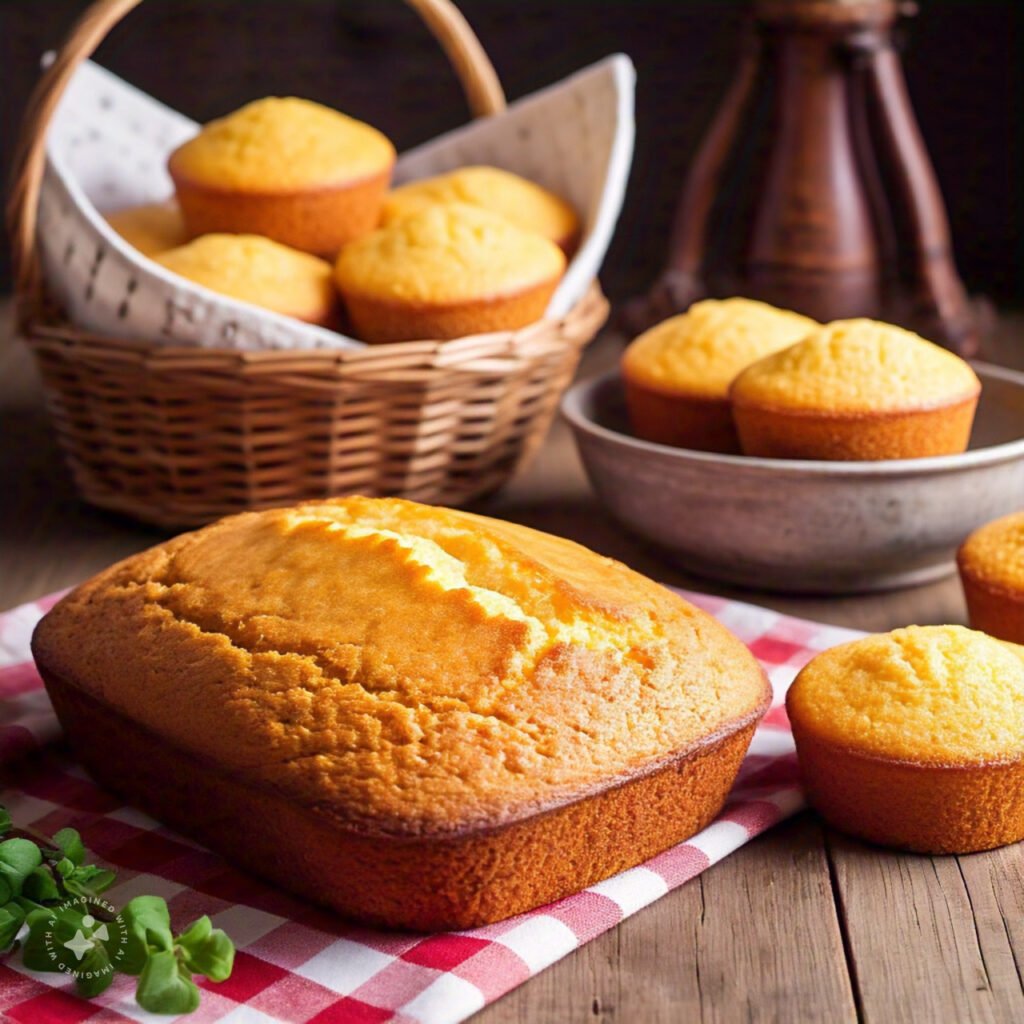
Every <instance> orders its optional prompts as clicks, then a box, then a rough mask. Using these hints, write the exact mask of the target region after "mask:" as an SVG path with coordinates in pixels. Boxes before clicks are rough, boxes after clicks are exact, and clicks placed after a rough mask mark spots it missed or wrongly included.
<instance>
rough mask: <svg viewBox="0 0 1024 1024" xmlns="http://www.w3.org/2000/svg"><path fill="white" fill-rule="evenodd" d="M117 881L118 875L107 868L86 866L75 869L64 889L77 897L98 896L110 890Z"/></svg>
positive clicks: (65, 880)
mask: <svg viewBox="0 0 1024 1024" xmlns="http://www.w3.org/2000/svg"><path fill="white" fill-rule="evenodd" d="M116 880H117V875H116V874H115V873H114V872H113V871H108V870H107V869H106V868H99V867H97V866H96V865H95V864H84V865H83V866H82V867H80V868H74V869H73V870H72V871H71V873H70V874H69V875H68V876H67V877H66V878H65V879H64V888H65V889H67V891H68V892H70V893H73V894H74V895H76V896H98V895H99V894H100V893H101V892H105V891H106V890H107V889H109V888H110V887H111V886H112V885H113V884H114V882H115V881H116Z"/></svg>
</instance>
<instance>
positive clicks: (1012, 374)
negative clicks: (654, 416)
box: [561, 360, 1024, 477]
mask: <svg viewBox="0 0 1024 1024" xmlns="http://www.w3.org/2000/svg"><path fill="white" fill-rule="evenodd" d="M971 365H972V366H973V367H974V369H975V371H976V372H977V374H978V376H979V377H981V378H982V384H984V381H985V378H996V379H1000V380H1004V381H1007V382H1008V383H1011V384H1014V385H1016V386H1017V387H1019V388H1020V389H1021V391H1022V392H1024V373H1022V372H1020V371H1017V370H1011V369H1009V368H1008V367H1004V366H995V365H994V364H992V363H985V362H981V361H976V360H972V361H971ZM616 378H621V374H620V373H619V370H618V368H615V369H612V370H608V371H607V372H605V373H602V374H599V375H598V376H595V377H588V378H585V379H584V380H580V381H577V382H576V383H575V384H573V385H572V386H571V387H570V388H569V389H568V390H567V391H566V392H565V394H564V395H563V397H562V401H561V413H562V416H563V417H564V418H565V419H566V420H567V421H568V423H569V425H570V426H571V427H572V428H573V430H574V431H575V432H576V433H578V434H579V433H583V434H590V435H592V436H593V437H595V438H598V439H600V440H602V441H605V442H610V443H612V444H617V445H620V446H622V447H625V448H632V449H634V450H636V451H641V452H646V453H648V454H651V455H659V456H662V457H667V458H670V459H673V460H675V461H678V462H687V463H696V464H698V465H700V464H704V465H714V466H732V467H734V468H736V469H737V470H747V471H762V472H772V473H779V472H783V473H788V474H790V475H793V476H841V477H872V476H897V475H904V476H906V475H915V476H926V475H929V474H934V473H952V472H957V471H960V470H965V469H978V468H982V467H985V466H991V465H997V464H999V463H1001V462H1009V461H1012V460H1014V459H1018V458H1024V437H1019V438H1017V440H1015V441H1004V442H1002V443H1001V444H995V445H990V446H988V447H987V448H975V449H973V450H968V451H966V452H962V453H960V454H957V455H931V456H927V457H925V458H920V459H879V460H876V461H873V462H871V461H864V462H841V461H827V460H824V459H768V458H762V457H760V456H756V455H729V454H725V453H721V452H702V451H697V450H696V449H693V448H675V447H673V446H672V445H667V444H658V443H657V442H655V441H644V440H642V439H641V438H638V437H633V436H632V435H631V434H623V433H621V432H620V431H618V430H612V429H611V428H609V427H603V426H601V425H600V424H598V423H596V422H595V421H594V420H593V419H591V418H590V417H589V416H588V415H587V414H586V413H585V412H584V403H585V402H586V401H587V400H588V399H590V398H591V397H592V396H593V394H594V393H595V392H596V391H598V390H599V389H601V388H603V387H605V386H607V385H608V384H609V383H610V382H611V381H613V380H615V379H616ZM982 393H984V391H983V392H982Z"/></svg>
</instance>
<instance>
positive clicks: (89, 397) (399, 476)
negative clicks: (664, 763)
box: [8, 0, 608, 527]
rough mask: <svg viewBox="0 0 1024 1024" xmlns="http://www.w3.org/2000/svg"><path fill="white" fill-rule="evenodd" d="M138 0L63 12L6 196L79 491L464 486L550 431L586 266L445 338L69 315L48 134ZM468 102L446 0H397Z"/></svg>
mask: <svg viewBox="0 0 1024 1024" xmlns="http://www.w3.org/2000/svg"><path fill="white" fill-rule="evenodd" d="M139 2H140V0H100V2H98V3H95V4H94V5H93V6H92V7H90V8H89V9H88V10H87V11H86V13H85V14H84V15H83V17H82V18H81V19H80V21H79V22H78V23H77V24H76V26H75V27H74V28H73V29H72V31H71V34H70V35H69V37H68V40H67V42H66V43H65V45H64V47H63V48H62V50H61V51H60V53H59V54H58V56H57V58H56V60H55V61H54V63H53V64H52V65H51V67H50V68H49V70H48V71H47V73H46V74H45V75H44V77H43V79H42V80H41V82H40V84H39V86H38V88H37V90H36V92H35V94H34V96H33V99H32V101H31V104H30V106H29V109H28V113H27V115H26V119H25V125H24V128H23V133H22V139H21V148H20V151H19V154H18V159H17V163H16V176H15V184H14V188H13V191H12V195H11V200H10V205H9V208H8V215H9V224H10V230H11V238H12V249H13V253H14V257H15V266H16V272H17V278H16V288H17V300H18V302H17V310H18V325H19V330H20V333H21V335H22V336H23V337H24V338H25V340H26V342H27V343H28V344H29V345H30V346H31V348H32V349H33V351H34V352H35V355H36V359H37V362H38V365H39V368H40V371H41V374H42V378H43V384H44V387H45V390H46V396H47V403H48V406H49V409H50V412H51V415H52V417H53V421H54V424H55V426H56V429H57V435H58V438H59V440H60V444H61V446H62V448H63V450H64V452H65V455H66V457H67V460H68V463H69V464H70V467H71V470H72V472H73V474H74V478H75V482H76V485H77V487H78V489H79V491H80V492H81V494H82V496H83V497H84V498H85V499H86V500H87V501H89V502H92V503H93V504H95V505H100V506H102V507H104V508H109V509H115V510H117V511H120V512H125V513H128V514H129V515H132V516H135V517H136V518H138V519H142V520H145V521H147V522H151V523H156V524H158V525H161V526H168V527H178V526H191V525H197V524H200V523H204V522H208V521H210V520H212V519H216V518H218V517H219V516H222V515H226V514H229V513H231V512H237V511H240V510H242V509H248V508H261V507H267V506H271V505H281V504H287V503H290V502H294V501H299V500H302V499H307V498H316V497H324V496H328V495H336V494H348V493H361V494H370V495H383V494H392V495H403V496H406V497H410V498H416V499H419V500H422V501H430V502H437V503H441V504H453V505H454V504H459V503H462V502H465V501H468V500H470V499H471V498H474V497H476V496H479V495H482V494H484V493H486V492H488V491H492V490H494V489H495V488H497V487H499V486H500V485H501V484H502V483H504V482H505V480H507V479H508V478H509V477H510V476H511V475H512V474H513V473H514V472H515V471H516V470H517V469H518V468H519V467H521V466H522V465H523V464H524V462H525V461H526V460H527V459H528V458H529V457H530V455H531V454H532V453H533V452H534V451H535V450H536V449H537V447H538V446H539V445H540V444H541V442H542V441H543V439H544V436H545V434H546V432H547V429H548V427H549V425H550V422H551V418H552V415H553V413H554V410H555V408H556V406H557V403H558V399H559V396H560V394H561V392H562V391H563V389H564V388H565V387H566V386H567V385H568V383H569V381H570V380H571V378H572V375H573V373H574V371H575V368H576V365H577V363H578V361H579V357H580V354H581V352H582V349H583V347H584V346H585V345H586V344H587V342H589V341H590V340H591V338H593V336H594V335H595V334H596V333H597V331H598V330H599V329H600V327H601V325H602V324H603V323H604V320H605V318H606V316H607V312H608V307H607V303H606V301H605V299H604V297H603V296H602V295H601V292H600V289H599V288H598V286H597V284H596V282H595V283H594V285H593V286H592V288H591V289H590V291H589V292H588V293H587V295H586V296H585V297H584V298H583V299H582V300H581V301H580V302H579V303H577V305H576V306H575V307H574V308H573V309H572V310H571V311H570V312H569V313H568V314H567V315H566V316H565V317H564V318H562V319H560V320H542V321H540V322H538V323H536V324H532V325H530V326H529V327H526V328H523V329H521V330H518V331H509V332H502V333H497V334H488V335H479V336H476V337H471V338H463V339H458V340H455V341H447V342H437V341H417V342H402V343H399V344H391V345H377V346H367V347H366V348H362V349H358V350H341V351H338V350H332V351H323V350H313V351H301V352H299V351H284V350H281V351H264V352H248V351H237V350H226V349H205V348H203V349H199V348H185V347H179V346H170V345H166V344H161V343H153V342H146V341H137V342H136V341H125V340H121V339H114V338H106V337H100V336H97V335H94V334H89V333H86V332H83V331H81V330H77V329H75V328H74V327H72V326H70V325H69V324H68V323H66V322H64V321H63V320H62V319H61V317H60V315H59V314H58V313H56V312H55V311H54V310H53V309H52V307H51V305H50V304H49V303H48V302H47V299H46V296H45V294H44V292H43V289H42V284H41V280H40V270H39V262H38V258H37V253H36V251H35V218H36V209H37V204H38V198H39V189H40V186H41V181H42V175H43V170H44V166H45V136H46V128H47V125H48V124H49V121H50V118H51V116H52V114H53V111H54V109H55V107H56V105H57V102H58V100H59V99H60V96H61V93H62V92H63V89H64V87H65V86H66V85H67V83H68V81H69V79H70V77H71V75H72V74H73V73H74V71H75V69H76V68H77V67H78V65H79V64H80V63H81V62H82V61H83V60H85V59H86V58H87V57H89V56H90V55H91V54H92V52H93V51H94V50H95V48H96V46H97V45H98V44H99V43H100V42H101V41H102V39H103V38H104V36H105V35H106V33H107V32H108V31H109V30H110V29H111V28H112V27H113V26H114V25H115V24H117V22H118V21H119V20H120V19H121V18H122V17H123V16H124V15H125V14H127V13H128V12H129V11H130V10H131V9H132V8H133V7H135V6H137V4H138V3H139ZM407 3H408V4H409V6H411V7H413V8H414V9H415V10H416V11H417V12H418V13H419V14H420V15H421V17H422V18H423V20H424V22H425V23H426V24H427V26H428V27H429V28H430V30H431V32H432V33H433V34H434V35H435V37H436V38H437V39H438V41H439V42H440V44H441V46H442V47H443V49H444V51H445V53H446V54H447V56H448V58H449V60H450V61H451V63H452V65H453V67H454V69H455V71H456V73H457V74H458V76H459V79H460V81H461V82H462V85H463V88H464V90H465V93H466V96H467V99H468V101H469V105H470V108H471V110H472V112H473V114H474V115H475V116H483V115H487V114H492V113H495V112H497V111H500V110H502V109H503V107H504V102H505V101H504V97H503V94H502V90H501V86H500V84H499V83H498V80H497V76H496V75H495V72H494V69H493V67H492V66H491V64H490V61H489V60H488V58H487V56H486V55H485V54H484V52H483V49H482V48H481V46H480V43H479V41H478V40H477V39H476V37H475V36H474V35H473V33H472V30H471V29H470V28H469V26H468V25H467V24H466V22H465V20H464V19H463V18H462V16H461V14H459V12H458V10H457V9H456V8H455V7H454V6H453V5H452V4H451V3H450V0H407Z"/></svg>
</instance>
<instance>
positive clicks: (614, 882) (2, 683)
mask: <svg viewBox="0 0 1024 1024" xmlns="http://www.w3.org/2000/svg"><path fill="white" fill-rule="evenodd" d="M684 596H686V597H688V598H689V599H690V600H691V601H693V602H694V603H695V604H697V605H700V606H701V607H702V608H704V609H706V610H707V611H709V612H710V613H711V614H712V615H714V616H715V617H716V618H718V619H719V620H720V621H721V622H723V623H724V624H725V625H726V626H728V627H729V628H730V629H731V630H732V631H733V632H734V633H736V634H737V635H738V636H739V637H741V638H742V639H743V640H744V641H746V643H747V644H748V645H749V646H750V648H751V650H752V651H753V652H754V654H755V655H756V656H757V657H758V658H759V659H760V660H761V662H762V663H763V664H764V666H765V668H766V669H767V670H768V673H769V676H770V677H771V681H772V684H773V686H774V689H775V699H774V703H773V705H772V709H771V711H770V712H769V713H768V715H767V717H766V718H765V720H764V722H763V724H762V725H761V727H760V728H759V729H758V730H757V733H756V735H755V736H754V741H753V744H752V745H751V748H750V753H749V754H748V755H747V758H746V760H745V761H744V763H743V768H742V770H741V772H740V776H739V779H738V780H737V784H736V787H735V789H734V791H733V793H732V795H731V797H730V800H729V803H728V804H727V806H726V807H725V809H724V810H723V811H722V813H721V814H720V815H719V817H718V819H717V820H716V821H715V822H714V823H713V824H712V825H710V826H709V827H708V828H706V829H705V830H704V831H703V832H701V833H700V834H698V835H696V836H694V837H693V838H692V839H690V840H689V841H688V842H685V843H681V844H680V845H678V846H676V847H674V848H673V849H671V850H667V851H666V852H665V853H662V854H660V855H658V856H657V857H655V858H654V859H653V860H650V861H648V862H647V863H646V864H644V865H642V866H641V867H636V868H633V869H631V870H629V871H624V872H623V873H622V874H620V875H616V876H615V877H614V878H609V879H608V880H607V881H605V882H601V883H599V884H598V885H594V886H591V887H590V888H589V889H586V890H584V891H583V892H580V893H577V894H576V895H575V896H570V897H568V898H566V899H564V900H561V901H559V902H558V903H553V904H551V905H549V906H547V907H543V908H541V909H539V910H535V911H533V912H531V913H528V914H523V915H521V916H520V917H516V918H513V919H512V920H509V921H503V922H501V923H500V924H496V925H490V926H487V927H484V928H476V929H473V930H472V931H464V932H450V933H443V934H435V935H427V936H424V935H412V934H405V933H399V932H386V931H376V930H371V929H367V928H360V927H356V926H354V925H350V924H348V923H346V922H344V921H342V920H339V919H338V918H337V917H335V916H333V915H331V914H329V913H327V912H325V911H321V910H318V909H315V908H313V907H310V906H307V905H306V904H303V903H301V902H299V901H298V900H294V899H292V898H291V897H289V896H286V895H284V894H283V893H281V892H278V891H277V890H275V889H272V888H270V887H268V886H266V885H263V884H262V883H260V882H258V881H256V880H254V879H252V878H250V877H248V876H246V875H243V874H242V873H240V872H238V871H235V870H234V869H233V868H232V867H231V866H230V865H229V864H228V863H227V862H226V861H224V860H222V859H221V858H220V857H217V856H214V855H213V854H212V853H209V852H207V851H206V850H203V849H202V848H200V847H198V846H196V845H195V844H193V843H192V842H190V841H189V840H187V839H184V838H182V837H181V836H179V835H177V834H175V833H173V832H171V831H170V830H168V829H166V828H163V827H162V826H161V825H159V824H157V823H156V822H155V821H153V820H152V819H150V818H148V817H146V816H145V815H144V814H141V813H140V812H139V811H137V810H135V809H134V808H132V807H127V806H124V805H123V804H122V803H121V802H120V801H119V800H117V799H116V798H115V797H113V796H111V795H109V794H108V793H106V792H104V791H103V790H101V789H99V788H98V787H97V786H96V785H94V784H93V782H92V781H91V780H90V779H89V778H88V777H87V776H86V775H85V773H84V772H83V771H82V770H81V769H80V768H78V767H77V766H76V765H75V764H74V763H73V762H71V761H70V760H69V759H68V758H67V756H66V754H65V753H63V752H61V751H60V750H59V749H57V750H54V749H50V748H51V747H52V746H53V741H55V740H57V739H58V737H59V735H60V730H59V727H58V725H57V721H56V719H55V717H54V715H53V712H52V709H51V708H50V705H49V702H48V700H47V698H46V693H45V691H44V690H43V689H42V683H41V681H40V679H39V676H38V675H37V674H36V672H35V669H34V667H33V665H32V662H31V660H30V657H29V637H30V635H31V633H32V629H33V627H34V626H35V623H36V621H37V620H38V619H39V617H40V616H41V615H42V614H43V613H44V612H45V611H46V610H47V609H48V608H49V607H51V606H52V605H53V603H54V601H55V600H56V598H55V597H53V598H46V599H44V600H41V601H37V602H34V603H32V604H28V605H22V606H21V607H20V608H15V609H13V610H12V611H10V612H8V613H7V614H6V615H0V764H4V766H5V768H4V770H5V773H6V774H7V776H8V777H9V781H8V782H6V783H5V788H4V790H3V793H2V800H3V802H4V803H5V804H6V805H7V806H8V808H9V809H10V812H11V816H12V817H13V818H14V820H15V822H16V823H18V824H19V825H22V826H31V827H33V828H36V829H39V830H40V831H43V832H46V833H52V832H54V831H56V830H57V829H58V828H61V827H63V826H65V825H70V826H73V827H74V828H77V829H79V830H80V831H81V833H82V835H83V838H84V840H85V843H86V846H87V847H88V848H89V849H90V850H92V851H94V852H95V853H96V855H97V856H98V857H99V858H101V859H102V860H104V861H106V862H108V863H109V864H111V865H114V866H115V867H116V868H117V870H118V883H117V885H116V886H115V887H114V888H113V889H111V890H110V892H109V893H108V894H107V895H109V897H110V899H111V901H112V902H113V903H115V904H116V905H118V906H121V905H123V904H124V903H126V902H127V901H128V900H129V899H131V897H132V896H135V895H138V894H140V893H154V894H158V895H161V896H164V897H165V898H166V899H167V902H168V904H169V906H170V910H171V916H172V919H173V921H174V923H175V924H176V925H179V926H180V925H183V924H186V923H187V922H189V921H191V920H192V919H193V918H194V917H197V916H199V915H200V914H209V915H210V916H211V918H212V919H213V923H214V925H215V926H217V927H221V928H224V929H225V930H226V931H227V932H228V934H229V935H230V936H231V937H232V938H233V939H234V941H235V943H236V945H237V948H238V953H237V956H236V959H235V969H234V973H233V974H232V976H231V977H230V978H229V979H228V980H227V981H226V982H222V983H221V984H219V985H214V984H209V983H204V985H203V987H204V988H205V989H206V991H205V992H204V993H203V1001H202V1005H201V1006H200V1008H199V1010H198V1011H196V1013H194V1014H192V1015H190V1016H189V1017H187V1018H181V1019H183V1020H188V1021H190V1022H192V1024H201V1022H205V1021H219V1022H222V1024H229V1022H230V1024H242V1022H245V1024H270V1022H278V1021H281V1022H294V1024H299V1022H302V1024H307V1022H310V1024H311V1022H314V1021H315V1022H316V1024H342V1022H345V1024H349V1022H352V1024H356V1022H359V1024H363V1022H366V1024H369V1022H377V1021H397V1022H405V1024H448V1022H456V1021H461V1020H464V1019H465V1018H466V1017H468V1016H470V1015H471V1014H472V1013H474V1012H475V1011H477V1010H479V1009H480V1008H481V1007H483V1006H485V1005H487V1004H488V1003H490V1002H493V1001H494V1000H495V999H497V998H498V997H499V996H501V995H503V994H504V993H506V992H508V991H509V990H510V989H512V988H514V987H515V986H516V985H519V984H521V983H522V982H524V981H526V980H527V979H528V978H530V977H532V976H533V975H534V974H537V973H538V972H539V971H542V970H543V969H544V968H545V967H547V966H548V965H549V964H552V963H554V962H555V961H556V960H559V959H561V958H562V957H563V956H565V955H566V954H567V953H570V952H572V951H573V950H574V949H576V948H577V947H578V946H580V945H582V944H583V943H584V942H588V941H589V940H590V939H592V938H594V937H595V936H597V935H600V934H601V933H602V932H604V931H606V930H607V929H609V928H611V927H613V926H614V925H616V924H618V923H619V922H620V921H622V920H623V919H624V918H626V917H629V916H630V914H634V913H636V911H638V910H640V909H641V908H642V907H645V906H647V904H649V903H652V902H653V901H654V900H656V899H658V898H659V897H661V896H664V895H665V893H667V892H669V891H671V890H672V889H675V888H676V887H677V886H680V885H682V884H683V882H686V881H688V880H689V879H691V878H693V877H694V876H695V875H697V874H699V873H700V872H701V871H703V870H704V869H705V868H706V867H708V866H709V865H710V864H714V863H715V862H716V861H719V860H721V859H722V858H723V857H725V856H726V855H727V854H729V853H731V852H732V851H733V850H735V849H736V848H737V847H739V846H742V845H743V843H745V842H747V841H748V840H750V839H751V838H753V837H754V836H756V835H758V834H759V833H760V832H763V831H764V830H765V829H767V828H768V827H770V826H771V825H773V824H775V823H776V822H777V821H779V820H780V819H782V818H784V817H786V816H787V815H790V814H792V813H793V812H794V811H796V810H798V809H799V808H800V807H801V806H802V803H803V798H802V796H801V793H800V790H799V787H798V784H797V773H796V761H795V755H794V753H793V741H792V736H791V734H790V731H789V723H788V722H787V720H786V714H785V710H784V708H783V706H782V699H783V696H784V694H785V691H786V688H787V687H788V686H789V683H790V682H791V681H792V678H793V676H794V675H795V674H796V671H797V670H798V669H799V668H800V667H801V666H802V665H804V664H805V663H806V662H807V661H808V660H809V659H810V658H811V656H812V655H814V654H815V653H816V652H818V651H821V650H824V649H825V648H828V647H832V646H834V645H835V644H837V643H841V642H843V641H845V640H848V639H853V638H854V637H855V636H857V635H859V634H856V633H853V632H852V631H850V630H845V629H839V628H837V627H833V626H823V625H820V624H818V623H814V622H806V621H804V620H801V619H794V618H788V617H786V616H783V615H778V614H776V613H775V612H771V611H767V610H766V609H763V608H756V607H754V606H752V605H747V604H741V603H739V602H735V601H727V600H724V599H722V598H716V597H708V596H705V595H702V594H689V593H687V594H685V595H684ZM29 752H32V756H31V757H24V756H23V755H25V754H26V753H29ZM14 762H17V763H14ZM72 984H73V983H72V981H71V979H70V978H67V977H65V976H64V975H61V974H35V973H33V972H31V971H26V970H25V969H24V968H23V967H22V966H21V965H20V963H19V958H18V957H17V956H14V957H9V958H7V960H6V961H4V962H2V963H0V1013H2V1014H3V1015H4V1017H5V1019H7V1020H12V1021H23V1022H25V1024H49V1022H53V1024H77V1022H79V1021H90V1022H95V1024H101V1022H103V1024H107V1022H114V1021H122V1022H124V1021H154V1022H156V1021H164V1022H165V1021H167V1020H168V1018H167V1017H159V1016H155V1015H152V1014H148V1013H146V1012H145V1011H143V1010H141V1009H140V1008H139V1007H138V1006H137V1005H136V1003H135V1001H134V998H133V992H134V985H135V982H134V979H131V978H125V977H123V976H120V977H119V978H118V979H117V980H115V982H114V984H113V985H112V986H111V987H110V988H109V989H108V990H107V991H106V992H105V993H104V994H103V995H101V996H100V997H98V998H97V999H95V1000H93V1001H91V1002H86V1001H84V1000H81V999H78V998H77V997H76V996H75V995H74V993H73V989H72Z"/></svg>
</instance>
